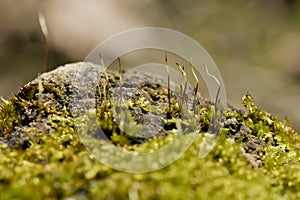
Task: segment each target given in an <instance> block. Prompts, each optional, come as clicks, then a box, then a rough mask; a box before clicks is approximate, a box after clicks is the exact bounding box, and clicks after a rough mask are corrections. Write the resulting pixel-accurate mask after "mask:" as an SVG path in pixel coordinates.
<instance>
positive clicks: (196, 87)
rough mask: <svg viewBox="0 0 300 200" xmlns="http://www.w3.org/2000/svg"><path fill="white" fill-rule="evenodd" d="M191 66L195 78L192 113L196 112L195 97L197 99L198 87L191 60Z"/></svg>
mask: <svg viewBox="0 0 300 200" xmlns="http://www.w3.org/2000/svg"><path fill="white" fill-rule="evenodd" d="M191 66H192V73H193V76H194V78H195V79H196V86H195V88H194V92H195V93H194V101H193V110H194V114H195V113H196V99H197V93H198V88H199V79H198V77H197V75H196V73H195V67H194V65H193V64H192V62H191Z"/></svg>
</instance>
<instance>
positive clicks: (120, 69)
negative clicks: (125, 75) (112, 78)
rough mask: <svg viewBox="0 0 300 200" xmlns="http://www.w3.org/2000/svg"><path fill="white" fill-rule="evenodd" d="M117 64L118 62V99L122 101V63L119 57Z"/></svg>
mask: <svg viewBox="0 0 300 200" xmlns="http://www.w3.org/2000/svg"><path fill="white" fill-rule="evenodd" d="M118 62H119V73H120V98H121V100H122V101H123V96H122V87H123V80H122V63H121V59H120V57H118Z"/></svg>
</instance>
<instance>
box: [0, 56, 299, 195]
mask: <svg viewBox="0 0 300 200" xmlns="http://www.w3.org/2000/svg"><path fill="white" fill-rule="evenodd" d="M165 63H166V66H167V65H168V59H167V57H165ZM179 65H180V64H179ZM181 68H182V70H183V71H184V69H183V67H181ZM79 69H84V70H82V72H84V73H83V75H82V76H84V77H89V74H90V73H92V72H93V69H94V68H93V67H92V65H91V64H88V63H75V64H71V65H67V66H65V67H59V68H58V69H56V70H54V71H52V72H49V73H45V74H41V75H40V76H39V77H38V78H37V79H36V80H34V81H32V82H30V83H28V84H26V85H25V86H24V87H22V88H21V89H20V90H19V92H18V93H17V94H16V95H15V96H14V97H12V98H11V99H9V100H4V99H2V104H1V108H0V183H1V184H0V193H1V198H3V199H29V198H30V199H64V198H74V199H78V198H84V199H109V198H115V199H124V198H128V196H129V193H130V195H131V196H132V193H134V194H135V195H136V196H137V197H138V198H140V199H299V198H300V185H299V182H300V170H299V169H300V165H299V160H300V155H299V152H300V137H299V135H298V134H297V133H296V132H295V131H294V130H293V128H292V127H291V125H290V123H289V122H288V120H283V121H280V120H278V119H277V118H276V117H274V116H273V115H271V114H270V113H267V112H265V111H262V110H261V109H260V108H259V106H257V105H256V104H255V103H254V102H253V98H252V96H251V95H250V94H246V95H245V96H244V97H243V98H242V104H243V106H244V107H245V108H246V110H247V111H242V110H239V109H235V108H233V107H231V106H227V108H226V109H225V111H224V119H223V120H222V122H221V123H222V128H221V136H220V138H219V140H218V141H217V143H216V145H215V147H214V148H213V149H212V151H211V152H210V153H209V154H208V155H207V156H206V157H204V158H202V159H199V158H198V157H197V155H198V151H199V149H198V148H199V146H198V144H199V142H200V141H201V140H202V139H203V135H204V134H205V132H206V131H207V130H208V126H209V125H210V120H211V117H212V115H213V113H214V109H215V103H216V102H217V100H218V97H216V101H215V102H211V101H208V100H205V99H203V98H201V97H197V101H195V100H194V99H195V95H196V93H197V92H198V91H197V90H198V89H197V88H198V81H196V82H197V85H195V86H194V88H193V89H192V90H188V89H187V90H186V91H184V84H185V81H184V82H183V86H182V87H181V90H179V91H180V92H178V93H175V92H173V91H171V90H170V85H171V84H172V83H171V82H170V83H169V84H167V86H166V87H164V86H163V85H161V84H157V83H158V81H155V80H153V78H154V79H155V77H153V76H151V75H147V73H136V74H135V75H134V78H136V79H135V80H148V81H147V84H142V85H140V87H138V88H136V87H135V85H131V84H129V83H128V82H126V84H124V83H125V80H124V79H123V81H124V82H123V84H122V88H123V89H122V95H121V96H123V97H124V103H122V104H120V102H119V99H120V95H119V96H117V97H118V98H116V99H114V98H113V96H114V95H115V94H116V93H119V91H120V79H122V78H124V77H123V74H121V73H119V72H115V71H109V70H107V71H106V72H99V73H98V75H97V78H96V79H97V82H98V83H99V84H97V87H96V89H95V90H94V94H93V95H94V97H95V99H93V101H94V105H95V106H96V108H95V109H96V118H97V122H98V124H99V125H100V127H101V128H102V130H103V132H104V133H105V135H106V137H107V138H109V139H110V141H111V142H112V143H113V144H114V145H116V146H119V147H120V148H123V149H125V150H126V151H129V152H142V153H145V152H152V151H157V150H158V149H160V148H164V146H166V145H168V144H170V143H172V141H173V138H174V137H176V134H177V127H178V126H177V125H176V123H178V122H179V123H181V127H182V131H183V132H184V133H185V134H183V135H182V140H184V138H185V137H188V134H189V132H190V131H191V130H190V129H191V127H192V128H194V127H196V129H197V139H196V142H194V143H193V144H192V146H191V147H190V148H189V150H188V151H187V152H186V153H185V154H184V155H183V156H182V158H180V159H179V160H177V161H176V162H174V163H173V164H172V165H171V166H169V167H166V168H163V169H161V170H159V171H156V172H152V173H145V174H129V173H124V172H119V171H115V170H113V169H111V168H109V167H107V166H105V165H103V164H101V163H100V162H98V161H97V160H96V158H95V156H93V154H89V152H88V151H87V150H86V148H85V147H84V146H83V144H82V143H81V140H80V138H79V136H78V133H77V131H78V129H77V128H76V127H78V124H77V125H76V126H75V118H74V116H73V110H74V109H77V108H74V107H71V104H70V101H71V100H72V99H70V97H71V96H72V94H74V92H76V91H77V90H78V85H76V84H78V83H76V82H74V81H72V80H74V76H76V74H78V70H79ZM166 69H167V70H168V67H166ZM120 71H121V70H120ZM207 73H208V74H209V71H207ZM168 76H169V75H168ZM196 77H197V76H194V78H195V79H196ZM165 79H166V80H167V79H168V77H165ZM184 80H186V79H184ZM216 82H217V80H216ZM142 83H144V82H142ZM129 93H131V95H129ZM79 94H80V93H79ZM91 95H92V94H91ZM93 95H92V96H93ZM184 95H185V96H190V97H192V98H191V99H189V98H187V100H186V102H182V100H183V99H184V98H183V96H184ZM88 97H89V96H84V95H83V96H82V98H81V99H79V100H80V101H81V103H82V104H87V105H88V104H89V103H90V102H92V101H91V99H89V98H88ZM195 107H196V108H197V110H198V111H199V112H198V111H197V113H196V114H194V110H195V109H194V108H195ZM187 108H188V109H187ZM114 109H115V110H114ZM116 109H119V110H120V111H122V112H123V113H124V115H122V116H119V115H114V113H115V112H117V111H116ZM182 110H183V111H182ZM182 112H183V113H184V115H183V116H182ZM167 113H168V115H167ZM161 116H163V117H161ZM164 116H168V117H164ZM190 116H192V117H193V119H196V122H197V124H196V126H194V125H193V124H192V123H193V122H192V121H191V120H189V119H190ZM90 117H94V116H90ZM150 118H151V120H152V122H151V120H150V122H148V120H149V119H150ZM87 120H88V116H85V115H82V116H79V117H78V116H77V118H76V123H80V122H82V127H87V126H86V125H85V124H86V123H87ZM120 122H121V123H120ZM120 124H121V127H120ZM145 124H148V126H146V125H145ZM93 126H94V125H93V124H91V125H89V126H88V127H89V128H92V127H93ZM143 129H144V130H147V131H148V130H152V129H155V130H158V134H156V135H154V136H151V137H145V136H143V137H140V136H141V135H140V132H139V130H143ZM123 130H129V132H131V134H127V133H126V131H123ZM96 136H97V135H95V137H96ZM36 188H39V192H33V191H36ZM103 188H105V189H103Z"/></svg>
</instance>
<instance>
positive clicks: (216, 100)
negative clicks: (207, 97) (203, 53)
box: [204, 65, 221, 112]
mask: <svg viewBox="0 0 300 200" xmlns="http://www.w3.org/2000/svg"><path fill="white" fill-rule="evenodd" d="M204 67H205V70H206V73H207V75H208V76H210V77H212V78H213V79H215V81H216V83H217V84H218V91H217V94H216V99H215V112H216V111H217V102H218V100H219V94H220V90H221V84H220V81H219V80H218V79H217V77H216V76H214V75H213V74H211V73H209V71H208V69H207V67H206V65H204Z"/></svg>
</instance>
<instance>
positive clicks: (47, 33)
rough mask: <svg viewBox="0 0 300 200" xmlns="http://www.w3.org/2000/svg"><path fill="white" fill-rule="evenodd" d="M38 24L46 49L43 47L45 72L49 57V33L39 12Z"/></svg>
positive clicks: (43, 17)
mask: <svg viewBox="0 0 300 200" xmlns="http://www.w3.org/2000/svg"><path fill="white" fill-rule="evenodd" d="M38 14H39V24H40V27H41V30H42V33H43V36H44V39H45V42H46V47H45V72H47V71H48V66H49V57H50V39H49V32H48V27H47V23H46V18H45V16H44V15H43V14H42V13H41V12H39V13H38Z"/></svg>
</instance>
